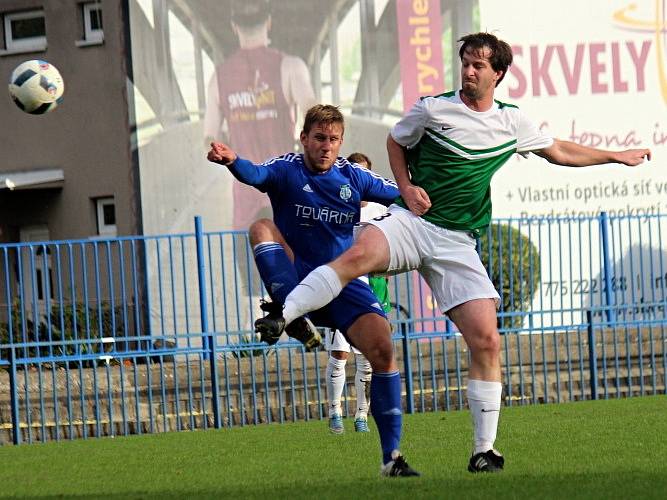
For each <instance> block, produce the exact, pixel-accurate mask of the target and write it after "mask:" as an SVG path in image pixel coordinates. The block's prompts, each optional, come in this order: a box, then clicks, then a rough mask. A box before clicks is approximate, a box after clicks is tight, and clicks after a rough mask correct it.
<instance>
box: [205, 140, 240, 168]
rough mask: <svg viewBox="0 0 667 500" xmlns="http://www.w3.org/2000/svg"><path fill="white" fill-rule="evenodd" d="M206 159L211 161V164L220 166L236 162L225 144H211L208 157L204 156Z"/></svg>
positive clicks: (233, 153)
mask: <svg viewBox="0 0 667 500" xmlns="http://www.w3.org/2000/svg"><path fill="white" fill-rule="evenodd" d="M206 158H208V161H212V162H213V163H219V164H220V165H229V164H230V163H233V162H234V161H235V160H236V158H237V155H236V153H235V152H234V151H233V150H232V149H231V148H230V147H229V146H227V145H226V144H223V143H221V142H212V143H211V149H210V151H209V152H208V155H206Z"/></svg>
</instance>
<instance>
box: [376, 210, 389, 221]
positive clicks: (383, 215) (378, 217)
mask: <svg viewBox="0 0 667 500" xmlns="http://www.w3.org/2000/svg"><path fill="white" fill-rule="evenodd" d="M390 215H391V212H387V213H386V214H382V215H378V216H377V217H373V220H374V221H376V222H380V221H381V220H383V219H386V218H387V217H389V216H390Z"/></svg>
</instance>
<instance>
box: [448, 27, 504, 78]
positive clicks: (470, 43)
mask: <svg viewBox="0 0 667 500" xmlns="http://www.w3.org/2000/svg"><path fill="white" fill-rule="evenodd" d="M459 42H463V44H462V45H461V48H460V49H459V58H460V59H461V60H463V54H464V53H465V52H466V51H467V50H470V51H473V52H477V51H482V50H483V49H484V47H488V48H489V50H490V51H491V55H490V56H489V62H490V63H491V67H492V68H493V70H494V71H502V72H503V74H502V76H501V77H500V78H498V81H497V82H496V87H497V86H498V84H499V83H500V82H502V81H503V78H505V75H506V74H507V68H509V67H510V65H511V64H512V47H510V46H509V44H508V43H507V42H504V41H502V40H500V39H499V38H498V37H497V36H495V35H492V34H491V33H485V32H480V33H471V34H470V35H466V36H462V37H461V38H459Z"/></svg>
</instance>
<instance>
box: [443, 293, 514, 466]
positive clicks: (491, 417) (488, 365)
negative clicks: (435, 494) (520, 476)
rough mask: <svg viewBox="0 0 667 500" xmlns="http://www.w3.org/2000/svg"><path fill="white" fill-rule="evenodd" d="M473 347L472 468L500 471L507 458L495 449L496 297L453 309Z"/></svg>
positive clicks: (451, 314) (497, 377) (499, 394)
mask: <svg viewBox="0 0 667 500" xmlns="http://www.w3.org/2000/svg"><path fill="white" fill-rule="evenodd" d="M448 315H449V317H450V318H451V319H452V321H454V323H455V324H456V326H457V327H458V329H459V331H460V332H461V334H462V335H463V338H464V339H465V341H466V344H467V345H468V348H469V349H470V354H471V364H470V371H469V380H468V406H469V407H470V414H471V416H472V423H473V451H472V456H471V457H470V462H469V464H468V470H469V471H470V472H499V471H501V470H502V469H503V466H504V462H505V459H504V458H503V456H502V455H501V454H500V453H499V452H498V451H497V450H495V449H494V447H493V446H494V442H495V440H496V434H497V429H498V418H499V415H500V403H501V397H502V384H501V382H500V374H501V371H500V335H499V333H498V328H497V326H496V308H495V302H494V300H493V299H476V300H471V301H468V302H465V303H463V304H461V305H459V306H457V307H455V308H453V309H451V310H450V311H448Z"/></svg>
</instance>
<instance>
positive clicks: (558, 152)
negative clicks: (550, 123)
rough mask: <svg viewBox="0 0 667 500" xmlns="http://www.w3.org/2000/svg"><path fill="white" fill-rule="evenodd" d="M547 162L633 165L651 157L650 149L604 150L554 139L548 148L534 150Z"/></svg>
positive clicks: (582, 165)
mask: <svg viewBox="0 0 667 500" xmlns="http://www.w3.org/2000/svg"><path fill="white" fill-rule="evenodd" d="M534 153H535V154H536V155H538V156H541V157H542V158H545V159H546V160H547V161H548V162H549V163H554V164H556V165H564V166H567V167H587V166H590V165H602V164H605V163H619V164H621V165H627V166H630V167H635V166H637V165H641V164H642V163H644V160H645V159H646V160H650V159H651V150H650V149H626V150H624V151H605V150H602V149H596V148H590V147H588V146H582V145H581V144H577V143H576V142H571V141H562V140H560V139H554V143H553V144H552V145H551V146H549V147H548V148H544V149H540V150H537V151H534Z"/></svg>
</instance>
